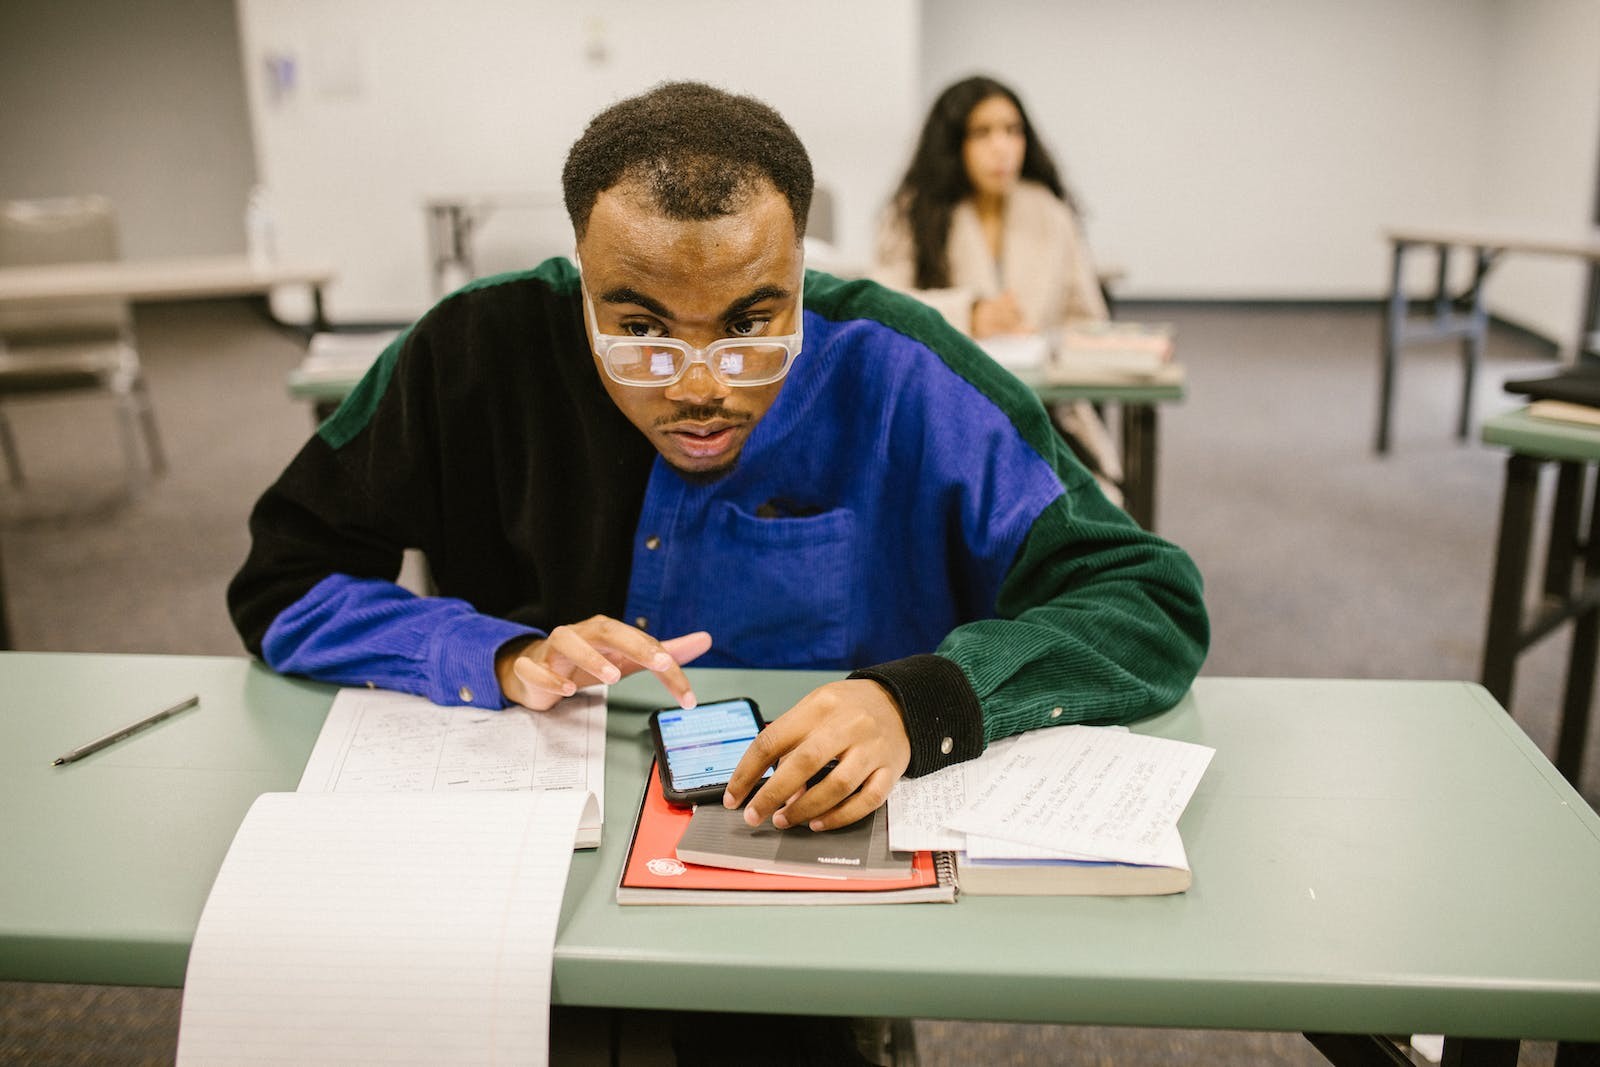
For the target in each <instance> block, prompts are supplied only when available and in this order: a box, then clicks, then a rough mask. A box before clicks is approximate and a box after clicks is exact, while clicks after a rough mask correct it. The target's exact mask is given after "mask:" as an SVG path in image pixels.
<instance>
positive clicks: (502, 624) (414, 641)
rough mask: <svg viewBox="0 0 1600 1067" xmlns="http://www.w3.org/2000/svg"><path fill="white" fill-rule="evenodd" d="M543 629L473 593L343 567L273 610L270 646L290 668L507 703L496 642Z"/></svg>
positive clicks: (436, 698) (274, 663) (490, 704)
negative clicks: (500, 613) (406, 585)
mask: <svg viewBox="0 0 1600 1067" xmlns="http://www.w3.org/2000/svg"><path fill="white" fill-rule="evenodd" d="M540 636H543V634H541V633H540V631H538V630H534V629H532V628H530V627H527V626H520V625H518V624H516V623H513V622H507V621H506V620H504V619H497V618H494V617H493V616H489V615H483V614H480V613H479V612H477V611H476V610H474V609H473V607H472V605H470V604H468V603H467V602H466V601H464V600H457V599H454V598H451V597H420V596H417V595H416V594H414V593H411V592H409V591H407V590H405V589H402V588H400V587H399V586H398V585H395V584H394V583H393V582H386V581H383V580H381V579H377V578H352V577H350V576H348V575H344V574H333V575H329V576H328V577H327V578H324V579H323V580H322V581H320V582H318V583H317V584H316V585H315V586H313V587H312V588H311V590H310V592H308V593H306V595H305V596H303V597H301V598H300V599H299V600H297V601H296V602H295V603H293V604H291V605H289V607H287V608H285V609H284V610H283V611H282V612H281V613H280V614H279V615H278V617H277V618H276V619H274V620H273V622H272V625H271V626H270V627H268V629H267V633H266V636H265V637H264V638H263V639H262V642H261V653H262V657H263V658H264V659H265V660H266V661H267V665H268V666H269V667H271V668H272V669H273V670H276V671H281V672H283V673H285V674H302V675H305V676H306V677H308V678H314V679H316V680H317V681H321V682H334V683H337V684H339V685H370V686H375V687H377V688H379V689H394V690H397V691H399V692H402V693H415V694H417V695H419V696H425V697H427V698H428V699H429V700H431V701H433V702H434V703H436V704H470V705H473V706H475V707H480V708H502V707H505V706H506V701H505V700H504V698H502V696H501V694H500V683H499V681H498V680H497V679H496V677H495V673H494V656H495V652H496V651H497V650H498V649H499V648H500V646H501V645H503V644H505V643H506V642H507V641H510V640H513V639H514V638H518V637H540Z"/></svg>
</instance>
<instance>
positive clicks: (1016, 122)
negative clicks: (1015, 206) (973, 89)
mask: <svg viewBox="0 0 1600 1067" xmlns="http://www.w3.org/2000/svg"><path fill="white" fill-rule="evenodd" d="M1027 150H1028V140H1027V136H1026V135H1025V134H1024V133H1023V132H1022V112H1020V111H1018V110H1017V105H1015V104H1013V103H1012V102H1011V101H1010V99H1008V98H1007V97H1004V96H991V97H989V98H988V99H986V100H983V101H981V102H980V103H979V104H978V106H977V107H975V108H973V109H972V110H971V111H970V112H968V114H967V138H966V141H965V142H964V143H963V145H962V148H961V159H962V162H963V163H965V164H966V167H967V180H968V181H970V182H971V183H972V188H973V191H974V192H976V193H978V194H979V195H982V196H1005V195H1007V194H1008V193H1010V192H1011V190H1012V189H1013V188H1015V187H1016V184H1017V178H1018V177H1019V176H1020V175H1021V174H1022V157H1023V155H1024V154H1025V153H1026V152H1027Z"/></svg>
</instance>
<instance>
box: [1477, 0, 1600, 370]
mask: <svg viewBox="0 0 1600 1067" xmlns="http://www.w3.org/2000/svg"><path fill="white" fill-rule="evenodd" d="M1491 33H1492V35H1493V40H1494V59H1493V62H1494V66H1493V68H1492V73H1491V83H1492V85H1493V86H1494V89H1495V92H1494V94H1493V97H1492V98H1491V100H1490V107H1489V111H1488V115H1487V117H1488V120H1489V121H1488V128H1487V131H1486V132H1487V137H1486V143H1485V158H1484V160H1483V173H1484V183H1485V184H1484V190H1483V201H1482V203H1483V208H1484V211H1485V213H1486V214H1488V215H1491V216H1500V217H1507V218H1518V219H1525V220H1527V221H1528V222H1529V223H1530V224H1532V225H1535V226H1542V227H1544V228H1546V229H1548V230H1550V231H1554V232H1560V233H1566V232H1571V231H1573V230H1575V229H1577V228H1579V227H1581V226H1583V225H1584V224H1585V223H1586V222H1588V221H1590V219H1591V216H1592V213H1593V211H1594V203H1595V181H1596V174H1597V171H1600V160H1597V158H1596V153H1597V151H1600V3H1596V2H1595V0H1522V2H1517V3H1511V2H1502V3H1498V4H1496V5H1495V7H1494V12H1493V18H1492V19H1491ZM1584 279H1585V268H1584V266H1583V265H1582V264H1580V263H1578V262H1576V261H1574V260H1571V259H1566V258H1554V257H1535V256H1508V257H1506V258H1505V260H1504V262H1503V263H1502V264H1501V265H1500V266H1499V267H1497V268H1496V272H1495V279H1494V285H1493V287H1492V288H1491V289H1490V290H1489V294H1490V296H1491V302H1492V304H1493V306H1494V310H1495V311H1496V312H1497V313H1499V314H1501V315H1503V316H1504V317H1506V318H1509V319H1513V320H1515V321H1517V322H1519V323H1521V324H1522V325H1525V326H1528V327H1529V328H1531V329H1534V330H1536V331H1538V332H1539V333H1542V334H1544V335H1545V336H1548V337H1553V338H1556V339H1558V340H1559V341H1560V342H1561V344H1562V346H1563V347H1564V348H1566V349H1567V350H1568V351H1570V350H1571V349H1572V347H1573V345H1574V344H1575V342H1576V339H1577V334H1578V329H1579V319H1580V316H1581V315H1582V303H1583V290H1584Z"/></svg>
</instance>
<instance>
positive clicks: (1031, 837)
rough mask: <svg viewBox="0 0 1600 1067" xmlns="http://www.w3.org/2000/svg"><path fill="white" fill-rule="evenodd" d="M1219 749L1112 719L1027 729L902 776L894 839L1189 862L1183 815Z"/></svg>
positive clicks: (1027, 854)
mask: <svg viewBox="0 0 1600 1067" xmlns="http://www.w3.org/2000/svg"><path fill="white" fill-rule="evenodd" d="M1213 752H1214V750H1213V749H1210V748H1207V747H1206V746H1204V745H1195V744H1190V743H1188V742H1184V741H1173V740H1169V739H1167V738H1160V737H1150V736H1147V735H1144V734H1135V733H1129V732H1127V731H1125V730H1120V729H1110V728H1105V727H1092V726H1061V727H1055V728H1052V729H1048V730H1037V731H1034V732H1032V733H1028V734H1023V735H1020V736H1018V737H1015V738H1011V739H1008V740H1007V741H1006V742H1003V743H999V744H996V745H992V746H990V749H989V751H987V752H985V753H984V755H983V756H982V757H980V758H979V759H977V760H973V761H970V762H969V763H965V764H959V765H957V766H955V767H949V768H946V769H945V770H942V771H939V772H938V773H936V774H932V775H928V776H927V777H926V778H921V779H905V780H902V781H901V782H900V783H899V784H897V785H896V786H895V791H894V793H893V794H892V795H891V797H890V809H889V827H890V834H891V838H892V843H893V847H895V848H897V849H898V848H906V847H918V848H930V847H932V848H946V849H950V848H961V849H965V850H967V851H968V852H969V854H971V855H974V856H988V857H995V858H1047V857H1052V856H1056V857H1063V858H1073V859H1103V860H1116V861H1119V862H1123V863H1145V864H1159V865H1162V866H1177V867H1184V868H1187V866H1188V860H1187V858H1186V857H1185V856H1184V852H1183V843H1182V840H1181V839H1180V837H1179V835H1178V833H1177V821H1178V817H1179V816H1180V815H1181V814H1183V809H1184V808H1185V806H1187V805H1188V803H1189V798H1190V797H1191V796H1193V794H1194V790H1195V787H1196V786H1197V785H1198V784H1199V782H1200V778H1201V776H1202V775H1203V774H1204V773H1205V770H1206V767H1207V766H1208V765H1209V764H1210V762H1211V757H1212V755H1213ZM954 772H960V773H959V775H957V774H955V773H954ZM913 840H914V841H927V842H929V843H926V844H916V845H914V846H913V845H911V844H909V843H908V842H909V841H913ZM935 840H937V841H938V842H939V843H938V844H934V843H932V842H933V841H935Z"/></svg>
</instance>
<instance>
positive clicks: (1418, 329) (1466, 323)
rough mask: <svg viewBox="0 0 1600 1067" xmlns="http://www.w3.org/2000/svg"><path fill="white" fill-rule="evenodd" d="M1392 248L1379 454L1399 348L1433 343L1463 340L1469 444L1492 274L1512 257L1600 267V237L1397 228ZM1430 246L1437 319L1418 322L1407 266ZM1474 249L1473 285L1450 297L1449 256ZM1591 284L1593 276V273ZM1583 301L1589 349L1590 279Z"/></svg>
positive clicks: (1464, 421)
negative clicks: (1410, 309) (1411, 313)
mask: <svg viewBox="0 0 1600 1067" xmlns="http://www.w3.org/2000/svg"><path fill="white" fill-rule="evenodd" d="M1384 238H1385V239H1386V240H1387V241H1388V242H1389V244H1390V245H1391V246H1392V247H1393V251H1392V253H1391V266H1390V271H1389V297H1388V300H1387V301H1386V304H1387V308H1388V310H1387V313H1386V314H1385V317H1384V327H1383V347H1382V353H1381V362H1380V364H1379V377H1378V436H1377V440H1376V442H1375V443H1374V446H1373V447H1374V448H1375V450H1376V451H1377V452H1378V453H1379V454H1380V455H1382V454H1383V453H1386V452H1388V451H1389V422H1390V416H1391V412H1392V411H1393V408H1394V380H1395V370H1396V366H1397V364H1398V363H1399V356H1400V350H1401V349H1402V348H1405V347H1407V346H1409V345H1417V344H1427V343H1430V342H1433V341H1450V340H1460V342H1461V370H1462V384H1461V415H1460V417H1459V418H1458V419H1457V422H1456V436H1457V437H1458V438H1460V439H1461V440H1463V441H1464V440H1466V438H1467V432H1468V430H1469V429H1470V427H1471V421H1472V393H1473V388H1474V386H1475V384H1476V382H1477V377H1478V366H1479V364H1480V363H1482V362H1483V345H1484V342H1485V340H1487V338H1488V334H1489V313H1488V309H1487V307H1486V306H1485V304H1484V297H1483V286H1484V282H1485V280H1486V279H1487V278H1488V275H1489V271H1490V269H1491V268H1493V267H1494V264H1495V262H1496V261H1497V260H1498V259H1499V258H1500V256H1501V254H1502V253H1505V252H1519V253H1526V254H1529V255H1544V256H1568V257H1575V258H1578V259H1582V260H1587V261H1588V262H1589V263H1600V232H1591V233H1587V234H1579V235H1575V236H1571V237H1552V236H1545V235H1538V234H1533V233H1504V232H1494V231H1489V230H1482V229H1475V228H1471V227H1449V226H1445V227H1416V226H1409V227H1408V226H1396V227H1390V228H1389V229H1387V230H1385V231H1384ZM1429 248H1431V249H1432V250H1433V252H1434V255H1435V258H1436V264H1435V266H1436V273H1435V281H1434V295H1433V301H1432V303H1433V315H1432V319H1431V320H1430V321H1427V322H1423V323H1411V322H1410V321H1409V317H1408V315H1407V313H1406V312H1407V307H1406V293H1405V261H1406V257H1407V255H1408V254H1410V253H1412V252H1416V251H1419V250H1422V249H1429ZM1457 248H1462V249H1467V250H1470V251H1471V253H1472V257H1473V268H1472V270H1473V273H1472V281H1471V283H1470V284H1469V285H1468V286H1467V289H1466V290H1465V291H1464V292H1462V293H1460V294H1459V295H1455V296H1452V295H1451V294H1450V254H1451V252H1452V250H1454V249H1457ZM1590 276H1591V279H1592V278H1593V277H1594V274H1593V272H1591V275H1590ZM1589 288H1590V291H1589V292H1588V293H1587V294H1586V295H1585V297H1584V312H1583V322H1582V323H1581V324H1580V328H1579V334H1578V336H1579V342H1578V344H1579V347H1580V348H1582V347H1584V346H1585V345H1586V344H1587V343H1588V341H1589V338H1590V336H1591V335H1592V333H1593V332H1594V330H1595V327H1596V325H1597V324H1596V322H1595V321H1594V320H1595V316H1596V314H1597V310H1600V305H1597V303H1596V301H1597V293H1596V292H1595V286H1594V284H1593V282H1592V280H1591V284H1590V287H1589Z"/></svg>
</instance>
